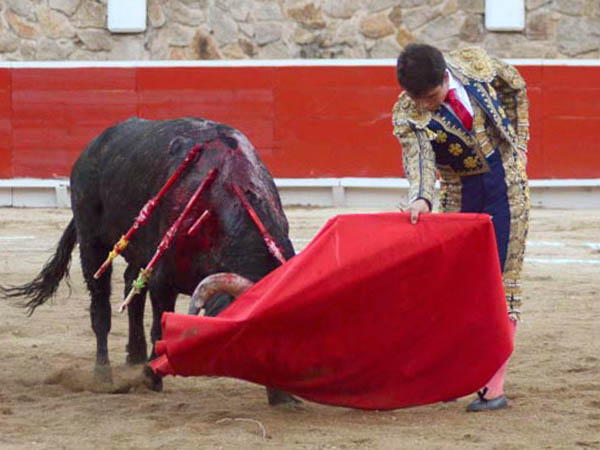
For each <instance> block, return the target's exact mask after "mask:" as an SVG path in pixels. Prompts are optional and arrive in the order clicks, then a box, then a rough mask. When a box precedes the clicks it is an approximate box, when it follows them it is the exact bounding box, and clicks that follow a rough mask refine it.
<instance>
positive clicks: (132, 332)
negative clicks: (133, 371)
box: [124, 264, 148, 364]
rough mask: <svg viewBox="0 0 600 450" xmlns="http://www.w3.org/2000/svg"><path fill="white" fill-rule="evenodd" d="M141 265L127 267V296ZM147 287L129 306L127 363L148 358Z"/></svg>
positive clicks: (134, 362) (144, 360) (143, 360)
mask: <svg viewBox="0 0 600 450" xmlns="http://www.w3.org/2000/svg"><path fill="white" fill-rule="evenodd" d="M139 269H140V268H139V267H137V266H134V265H132V264H129V265H128V266H127V269H125V274H124V278H125V293H124V297H127V294H129V291H130V290H131V286H132V285H133V282H134V281H135V279H136V278H137V274H138V272H139ZM146 291H147V290H146V289H143V290H142V292H140V293H139V294H137V295H135V296H134V297H133V299H132V301H131V303H130V304H129V305H128V306H127V315H128V317H129V341H128V342H127V364H143V363H145V362H146V361H147V360H148V349H147V345H146V336H145V333H144V305H145V304H146Z"/></svg>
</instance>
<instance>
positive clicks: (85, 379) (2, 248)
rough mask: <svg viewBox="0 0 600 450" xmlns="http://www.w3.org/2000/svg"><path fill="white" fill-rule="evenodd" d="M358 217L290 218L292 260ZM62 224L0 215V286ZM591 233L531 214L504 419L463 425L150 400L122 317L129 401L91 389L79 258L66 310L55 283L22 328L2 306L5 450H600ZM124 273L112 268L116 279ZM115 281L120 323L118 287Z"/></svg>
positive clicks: (190, 398)
mask: <svg viewBox="0 0 600 450" xmlns="http://www.w3.org/2000/svg"><path fill="white" fill-rule="evenodd" d="M359 211H360V212H374V211H373V210H367V209H361V210H358V209H352V210H350V209H337V210H336V209H307V208H288V209H286V212H287V214H288V218H289V219H290V224H291V235H292V239H293V241H294V243H295V246H296V248H297V249H298V250H300V249H302V248H303V247H304V246H305V245H306V244H307V243H308V241H309V240H310V238H312V237H313V236H314V235H315V234H316V232H317V231H318V229H320V227H321V226H322V225H323V224H324V223H325V222H326V221H327V220H328V219H329V218H330V217H332V216H334V215H336V214H339V213H348V212H359ZM70 218H71V212H70V210H64V209H17V208H4V209H0V283H1V284H3V285H6V284H12V285H14V284H21V283H24V282H27V281H30V280H31V279H32V278H33V277H34V276H35V275H36V274H37V273H38V272H39V270H40V269H41V267H42V265H43V263H44V262H45V261H46V260H47V259H48V257H49V256H50V255H51V254H52V253H53V251H54V247H55V245H56V243H57V242H58V239H59V237H60V235H61V233H62V230H63V228H64V227H65V226H66V225H67V223H68V222H69V220H70ZM599 229H600V211H597V210H592V211H590V210H586V211H560V210H540V209H538V210H533V211H532V221H531V232H530V236H529V239H530V246H529V247H528V250H527V254H526V257H527V260H526V263H525V273H524V290H525V302H524V308H523V310H524V321H523V322H522V323H521V324H520V326H519V329H518V331H517V344H516V350H515V353H514V357H513V359H512V362H511V365H510V368H509V378H508V381H507V386H506V389H507V395H508V397H509V400H510V405H511V407H510V408H509V409H507V410H503V411H499V412H496V413H491V414H467V413H466V412H465V411H464V408H465V406H466V405H467V403H468V402H469V401H470V400H471V398H462V399H459V400H458V401H457V402H451V403H443V404H435V405H430V406H424V407H418V408H409V409H402V410H396V411H385V412H377V411H360V410H351V409H345V408H336V407H328V406H323V405H317V404H314V403H309V402H304V403H303V404H302V405H301V406H300V407H299V408H297V409H295V410H289V409H277V408H270V407H269V406H268V405H267V402H266V397H265V393H264V389H263V388H262V387H260V386H256V385H253V384H250V383H247V382H243V381H238V380H232V379H224V378H189V379H185V378H168V379H166V380H165V389H164V391H163V392H161V393H155V392H151V391H148V390H146V389H145V388H144V387H143V386H142V385H140V384H139V382H138V378H137V376H138V371H137V370H136V369H131V368H128V367H127V366H125V365H124V361H125V343H126V339H127V318H126V315H122V316H121V315H119V314H118V313H117V312H113V326H112V332H111V335H110V338H109V351H110V355H111V360H112V364H113V376H114V378H115V386H116V388H119V387H126V388H127V387H130V389H129V391H128V392H127V393H111V392H110V391H111V390H113V391H114V390H115V389H107V388H106V387H105V386H100V385H97V384H95V383H94V381H93V377H92V369H93V364H94V354H95V339H94V336H93V333H92V330H91V328H90V320H89V299H88V294H87V292H86V289H85V286H84V284H83V280H82V277H81V272H80V269H79V264H78V256H77V255H76V254H74V263H73V266H72V269H71V277H72V282H73V287H72V293H71V296H70V297H69V296H68V294H69V291H68V288H67V287H66V285H65V284H64V283H63V285H61V289H60V290H59V292H58V295H57V296H56V298H55V299H54V300H53V301H52V302H49V303H48V304H46V305H44V306H42V307H40V308H38V309H37V310H36V312H35V314H34V315H33V316H32V317H30V318H28V317H26V315H25V312H24V310H22V309H19V308H15V307H13V306H10V305H9V304H8V303H7V302H5V301H2V302H0V449H83V448H94V449H98V448H100V449H130V448H131V449H142V448H143V449H152V448H156V449H164V448H178V449H279V450H288V449H323V450H325V449H377V450H387V449H503V450H504V449H577V448H581V449H594V448H595V449H600V244H599V242H600V233H599V232H598V230H599ZM123 268H124V264H123V262H122V261H118V262H117V264H116V271H115V274H116V275H118V274H120V273H121V272H122V270H123ZM113 280H114V284H113V296H112V304H113V311H116V308H117V307H118V304H119V302H120V301H121V293H122V291H123V283H122V279H121V277H120V276H115V277H113ZM187 303H188V302H187V300H186V299H185V298H182V299H181V301H180V302H179V305H178V308H177V310H178V311H181V312H185V310H186V308H187ZM146 309H147V310H148V309H150V308H146ZM146 319H147V320H146V322H147V324H148V320H149V317H147V318H146ZM116 390H119V389H116ZM120 390H127V389H120Z"/></svg>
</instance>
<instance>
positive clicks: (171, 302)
mask: <svg viewBox="0 0 600 450" xmlns="http://www.w3.org/2000/svg"><path fill="white" fill-rule="evenodd" d="M153 281H154V280H153ZM150 299H151V300H152V330H151V331H150V338H151V339H152V354H151V355H150V359H154V358H156V352H155V351H154V344H156V341H159V340H160V339H161V338H162V329H161V327H160V318H161V317H162V314H163V313H164V312H173V311H174V310H175V300H176V299H177V291H176V290H175V289H173V288H171V287H169V286H164V285H162V284H153V285H151V286H150Z"/></svg>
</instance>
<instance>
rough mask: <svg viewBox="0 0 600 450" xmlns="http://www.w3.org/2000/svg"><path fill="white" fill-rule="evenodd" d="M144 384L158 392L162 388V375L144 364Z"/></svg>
mask: <svg viewBox="0 0 600 450" xmlns="http://www.w3.org/2000/svg"><path fill="white" fill-rule="evenodd" d="M144 386H146V387H147V388H148V389H150V390H151V391H154V392H160V391H162V388H163V381H162V377H161V376H160V375H159V374H157V373H156V372H155V371H154V370H152V368H151V367H150V366H148V365H146V366H144Z"/></svg>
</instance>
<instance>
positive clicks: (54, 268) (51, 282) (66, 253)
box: [0, 219, 77, 315]
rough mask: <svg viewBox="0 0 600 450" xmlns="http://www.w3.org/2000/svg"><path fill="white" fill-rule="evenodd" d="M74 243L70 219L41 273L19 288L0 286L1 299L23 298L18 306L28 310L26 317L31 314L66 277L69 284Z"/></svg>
mask: <svg viewBox="0 0 600 450" xmlns="http://www.w3.org/2000/svg"><path fill="white" fill-rule="evenodd" d="M76 243H77V231H76V229H75V222H74V220H73V219H71V222H69V225H67V228H66V229H65V231H64V232H63V235H62V237H61V238H60V241H59V242H58V246H57V248H56V251H55V252H54V255H53V256H52V258H50V259H49V260H48V261H47V262H46V264H45V265H44V268H43V269H42V271H41V272H40V273H39V274H38V275H37V276H36V277H35V278H34V279H33V280H32V281H30V282H29V283H26V284H23V285H21V286H11V287H4V286H0V295H1V296H2V297H3V298H16V297H23V298H24V299H25V300H24V301H23V302H22V303H21V304H20V306H22V307H24V308H27V309H28V310H29V311H28V315H31V314H33V311H34V310H35V308H37V307H38V306H40V305H41V304H43V303H45V302H46V300H48V299H49V298H51V297H52V296H53V295H54V293H55V292H56V290H57V289H58V285H59V284H60V281H61V280H62V279H63V278H65V277H66V278H67V284H69V265H70V264H71V253H72V252H73V248H74V247H75V244H76ZM69 287H70V284H69Z"/></svg>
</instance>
